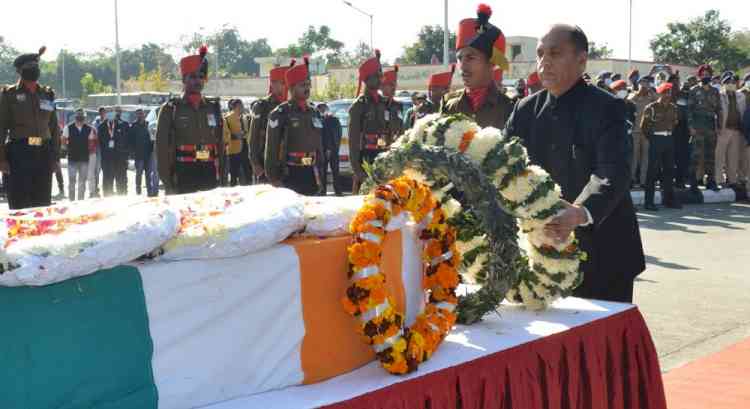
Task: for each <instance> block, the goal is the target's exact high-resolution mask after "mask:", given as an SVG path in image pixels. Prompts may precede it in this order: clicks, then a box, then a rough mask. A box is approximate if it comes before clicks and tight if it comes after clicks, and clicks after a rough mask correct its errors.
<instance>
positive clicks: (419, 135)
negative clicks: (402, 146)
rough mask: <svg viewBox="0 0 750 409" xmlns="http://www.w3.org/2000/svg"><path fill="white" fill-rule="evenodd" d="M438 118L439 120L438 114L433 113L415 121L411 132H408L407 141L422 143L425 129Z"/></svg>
mask: <svg viewBox="0 0 750 409" xmlns="http://www.w3.org/2000/svg"><path fill="white" fill-rule="evenodd" d="M438 118H440V114H439V113H435V114H430V115H427V116H425V117H423V118H422V119H419V120H417V122H415V123H414V127H413V128H412V130H411V132H409V140H410V141H418V142H422V141H423V140H424V139H425V135H426V132H427V127H429V126H430V125H432V123H433V122H435V121H436V120H437V119H438Z"/></svg>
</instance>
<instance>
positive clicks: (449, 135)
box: [400, 114, 585, 310]
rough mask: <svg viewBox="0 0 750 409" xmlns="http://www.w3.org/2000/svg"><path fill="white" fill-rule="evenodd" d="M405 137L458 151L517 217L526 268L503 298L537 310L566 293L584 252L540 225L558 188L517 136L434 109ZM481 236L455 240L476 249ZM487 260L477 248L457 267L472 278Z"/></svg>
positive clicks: (550, 214)
mask: <svg viewBox="0 0 750 409" xmlns="http://www.w3.org/2000/svg"><path fill="white" fill-rule="evenodd" d="M409 142H418V143H422V144H426V145H438V146H445V147H448V148H451V149H456V150H459V151H461V152H463V153H464V155H466V156H467V158H468V159H469V160H470V161H471V162H472V163H474V164H475V165H477V166H479V167H480V168H481V169H482V170H483V171H484V172H485V174H487V176H489V177H490V178H492V181H493V184H494V185H495V187H497V188H498V191H499V193H500V195H501V197H502V199H503V200H504V203H505V204H506V205H507V207H508V208H509V209H510V210H511V211H512V213H513V215H514V216H515V217H517V218H518V219H519V226H520V227H521V229H522V230H523V231H524V232H525V233H526V236H527V240H528V244H529V245H528V251H527V252H526V253H527V256H528V259H529V267H530V273H528V274H521V278H520V280H519V281H518V283H517V284H516V285H515V286H514V287H513V288H512V289H511V290H510V291H509V292H508V294H507V295H506V298H508V299H509V300H511V301H516V302H522V303H523V304H524V305H525V306H526V307H527V308H530V309H534V310H538V309H543V308H546V307H547V306H548V305H549V304H550V303H551V302H553V301H555V300H556V299H557V298H559V297H561V296H564V295H567V294H570V292H571V291H572V290H573V288H575V286H576V285H577V284H578V283H579V282H580V280H581V273H580V261H581V260H582V259H584V258H585V255H584V254H583V253H582V252H581V251H580V250H578V248H577V246H576V241H575V237H574V235H573V234H571V235H570V236H569V237H568V238H567V239H566V240H565V241H564V242H562V243H557V242H556V241H555V240H553V239H552V238H550V237H547V235H546V234H545V233H544V231H543V227H544V226H545V225H546V224H547V223H548V222H549V221H550V220H552V219H553V218H554V217H555V216H556V215H557V214H559V213H560V211H561V210H562V209H563V206H562V193H561V191H560V187H559V186H558V185H557V184H555V183H554V182H553V181H552V180H551V178H550V175H549V174H548V173H547V172H546V171H544V169H542V168H540V167H538V166H535V165H531V164H530V163H529V160H528V155H527V153H526V149H525V148H524V147H523V146H522V145H521V143H520V141H519V140H518V139H517V138H508V139H506V138H505V137H504V136H503V134H502V132H501V131H500V130H498V129H496V128H484V129H481V128H479V127H478V126H477V124H476V123H474V122H473V121H471V120H470V119H469V118H468V117H465V116H463V115H451V116H440V115H439V114H433V115H428V116H426V117H424V118H422V119H420V120H419V121H417V123H416V124H415V126H414V128H412V130H411V131H409V132H408V133H407V134H405V135H404V136H403V137H402V138H401V141H400V143H401V144H406V143H409ZM418 173H419V172H416V171H412V172H410V173H409V174H410V175H412V176H411V177H415V178H421V179H422V180H424V179H426V178H425V177H424V175H415V174H418ZM435 188H436V187H435V186H433V189H435ZM483 240H484V237H483V236H477V237H474V238H473V239H472V240H470V241H468V242H459V243H458V246H459V249H460V250H461V252H462V255H465V254H466V253H468V252H470V251H472V250H475V249H477V248H478V247H479V246H481V245H482V244H483V243H484V241H483ZM486 260H487V255H486V254H479V255H478V256H477V257H476V258H475V260H474V262H473V263H472V264H471V265H470V266H469V267H468V268H465V269H464V270H463V271H462V273H463V275H464V277H465V278H466V279H467V281H474V280H475V279H476V277H477V275H478V273H479V271H480V270H481V269H482V267H483V264H484V263H485V261H486Z"/></svg>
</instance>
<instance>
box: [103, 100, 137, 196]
mask: <svg viewBox="0 0 750 409" xmlns="http://www.w3.org/2000/svg"><path fill="white" fill-rule="evenodd" d="M128 128H129V126H128V123H127V122H125V121H123V120H122V109H121V108H120V107H116V108H115V111H114V112H112V111H110V112H107V120H106V121H104V122H102V123H101V124H100V125H99V129H98V130H97V136H98V137H99V149H100V150H101V153H102V174H103V175H102V190H103V191H104V196H111V195H112V191H113V189H112V186H113V184H115V183H116V185H117V194H118V195H121V196H122V195H127V194H128V173H127V172H128V155H129V152H130V146H131V144H130V142H129V141H128Z"/></svg>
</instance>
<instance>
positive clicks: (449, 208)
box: [443, 199, 461, 219]
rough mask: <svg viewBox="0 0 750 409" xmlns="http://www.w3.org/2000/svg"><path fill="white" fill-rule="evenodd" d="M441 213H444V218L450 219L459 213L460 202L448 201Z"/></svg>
mask: <svg viewBox="0 0 750 409" xmlns="http://www.w3.org/2000/svg"><path fill="white" fill-rule="evenodd" d="M443 211H444V212H445V217H446V218H448V219H450V218H451V217H453V216H455V215H457V214H458V213H459V212H461V202H459V201H458V200H456V199H450V200H448V201H447V202H445V203H444V204H443Z"/></svg>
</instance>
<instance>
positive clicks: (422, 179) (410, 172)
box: [404, 168, 435, 186]
mask: <svg viewBox="0 0 750 409" xmlns="http://www.w3.org/2000/svg"><path fill="white" fill-rule="evenodd" d="M404 176H406V177H408V178H410V179H414V180H416V181H417V182H419V183H422V184H424V185H427V186H431V185H433V184H434V183H435V182H434V181H432V180H428V179H427V176H426V175H425V174H424V173H422V172H420V171H418V170H416V169H413V168H408V169H404Z"/></svg>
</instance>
